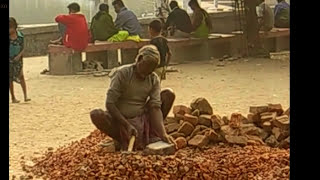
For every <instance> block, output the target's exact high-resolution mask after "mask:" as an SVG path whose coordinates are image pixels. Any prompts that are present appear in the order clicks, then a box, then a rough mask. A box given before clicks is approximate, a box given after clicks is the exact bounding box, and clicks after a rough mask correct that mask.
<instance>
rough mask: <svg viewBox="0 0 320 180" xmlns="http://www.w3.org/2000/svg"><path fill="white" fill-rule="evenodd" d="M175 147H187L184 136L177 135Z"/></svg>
mask: <svg viewBox="0 0 320 180" xmlns="http://www.w3.org/2000/svg"><path fill="white" fill-rule="evenodd" d="M175 142H176V145H177V149H182V148H185V147H187V140H186V139H185V138H184V137H178V138H177V139H176V140H175Z"/></svg>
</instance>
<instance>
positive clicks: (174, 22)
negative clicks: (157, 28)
mask: <svg viewBox="0 0 320 180" xmlns="http://www.w3.org/2000/svg"><path fill="white" fill-rule="evenodd" d="M169 6H170V9H171V12H170V14H169V16H168V19H167V21H166V24H165V27H164V29H168V28H169V32H170V34H169V36H171V37H174V38H189V37H190V33H191V32H192V24H191V20H190V17H189V15H188V13H187V12H186V11H185V10H183V9H181V8H179V6H178V2H177V1H171V2H170V4H169Z"/></svg>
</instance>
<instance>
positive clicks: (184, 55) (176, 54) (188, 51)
mask: <svg viewBox="0 0 320 180" xmlns="http://www.w3.org/2000/svg"><path fill="white" fill-rule="evenodd" d="M169 48H170V50H171V52H172V58H171V62H176V63H181V62H185V61H201V60H208V59H209V54H208V50H209V44H208V43H206V42H205V43H202V44H197V45H191V46H183V47H177V46H173V47H172V46H171V47H169Z"/></svg>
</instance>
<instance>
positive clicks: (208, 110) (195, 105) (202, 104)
mask: <svg viewBox="0 0 320 180" xmlns="http://www.w3.org/2000/svg"><path fill="white" fill-rule="evenodd" d="M190 107H191V108H192V109H193V110H195V109H199V111H200V114H209V115H211V114H212V113H213V111H212V107H211V105H210V104H209V102H208V100H206V99H205V98H196V99H194V100H193V101H192V102H191V105H190Z"/></svg>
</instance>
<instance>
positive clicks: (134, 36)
mask: <svg viewBox="0 0 320 180" xmlns="http://www.w3.org/2000/svg"><path fill="white" fill-rule="evenodd" d="M112 5H113V7H114V9H115V11H116V13H117V18H116V21H115V26H116V28H117V29H119V30H120V31H119V33H118V34H115V35H114V36H112V37H111V38H109V40H108V41H111V42H119V41H125V40H133V41H136V42H139V41H140V34H141V31H142V28H141V25H140V23H139V21H138V18H137V16H136V15H135V14H134V13H133V12H132V11H130V10H128V9H127V8H126V7H125V6H124V3H123V2H122V0H115V1H113V2H112Z"/></svg>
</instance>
